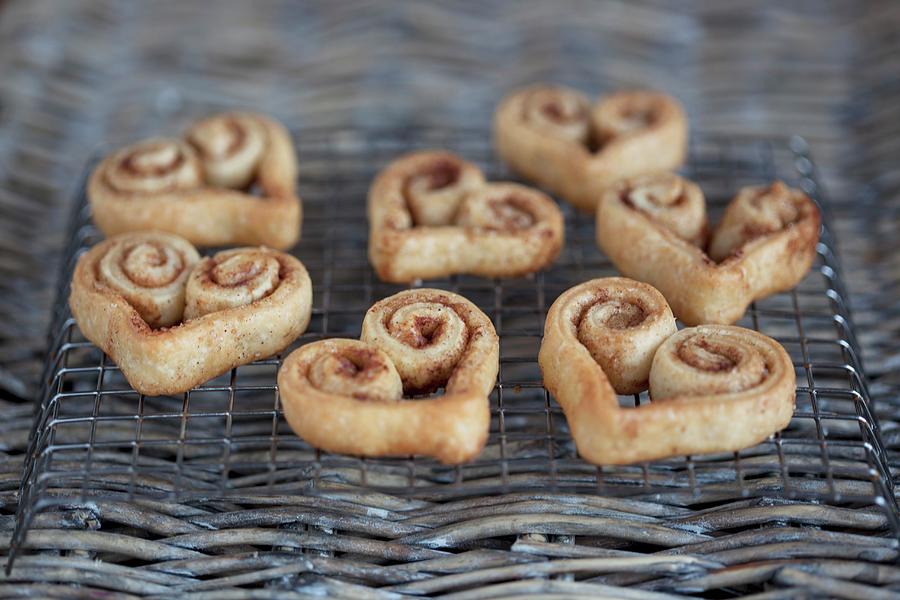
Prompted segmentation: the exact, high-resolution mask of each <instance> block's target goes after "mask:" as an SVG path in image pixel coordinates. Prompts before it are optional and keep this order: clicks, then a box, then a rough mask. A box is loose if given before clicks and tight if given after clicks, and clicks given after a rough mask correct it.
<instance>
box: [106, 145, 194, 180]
mask: <svg viewBox="0 0 900 600" xmlns="http://www.w3.org/2000/svg"><path fill="white" fill-rule="evenodd" d="M167 155H168V156H167ZM184 160H185V158H184V155H183V154H182V153H181V152H179V151H178V149H176V148H170V147H167V146H159V147H156V148H141V149H138V150H135V151H134V152H132V153H130V154H128V155H127V156H126V157H125V158H124V159H122V162H121V163H120V166H121V169H122V170H123V171H125V172H126V173H128V174H129V175H136V176H152V177H159V176H161V175H165V174H166V173H170V172H172V171H177V170H178V169H179V168H180V167H181V165H183V164H184Z"/></svg>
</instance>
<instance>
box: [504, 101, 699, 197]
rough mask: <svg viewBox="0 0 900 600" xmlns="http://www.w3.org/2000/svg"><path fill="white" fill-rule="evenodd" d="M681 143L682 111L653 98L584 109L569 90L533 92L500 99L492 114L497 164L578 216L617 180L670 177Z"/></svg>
mask: <svg viewBox="0 0 900 600" xmlns="http://www.w3.org/2000/svg"><path fill="white" fill-rule="evenodd" d="M687 139H688V125H687V117H685V114H684V110H682V108H681V105H680V104H679V103H678V101H677V100H675V99H674V98H672V97H671V96H667V95H665V94H661V93H658V92H649V91H631V92H618V93H616V94H612V95H609V96H605V97H603V98H601V99H600V100H599V101H598V102H597V103H596V104H595V105H593V106H591V104H590V103H589V102H588V99H587V98H586V97H585V96H584V95H583V94H581V93H580V92H578V91H576V90H573V89H570V88H566V87H560V86H551V85H536V86H532V87H528V88H525V89H522V90H518V91H516V92H513V93H512V94H510V95H509V96H507V97H506V98H504V99H503V100H502V101H501V102H500V105H499V106H498V107H497V110H496V112H495V113H494V145H495V146H496V148H497V153H498V154H499V155H500V158H502V159H503V160H504V161H505V162H506V163H507V164H508V165H509V166H510V167H512V168H513V170H515V171H516V172H518V173H519V174H521V175H522V176H523V177H525V178H526V179H529V180H531V181H534V182H535V183H537V184H538V185H540V186H541V187H543V188H545V189H547V190H549V191H550V192H551V193H553V194H558V195H559V196H561V197H563V198H564V199H566V200H568V201H569V202H571V203H572V204H573V205H575V207H576V208H578V209H580V210H584V211H593V210H594V209H595V207H596V206H597V201H598V200H599V199H600V194H601V193H602V192H603V190H604V189H605V188H607V187H608V186H609V185H610V184H612V183H615V182H616V181H618V180H620V179H623V178H625V177H632V176H635V175H641V174H644V173H649V172H654V171H669V170H674V169H677V168H678V167H679V166H681V164H682V163H683V162H684V159H685V155H686V154H687Z"/></svg>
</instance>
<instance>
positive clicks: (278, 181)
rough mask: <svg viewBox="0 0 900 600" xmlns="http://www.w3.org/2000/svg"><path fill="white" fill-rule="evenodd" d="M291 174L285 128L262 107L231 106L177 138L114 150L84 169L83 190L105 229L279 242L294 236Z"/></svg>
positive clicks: (210, 241) (214, 241)
mask: <svg viewBox="0 0 900 600" xmlns="http://www.w3.org/2000/svg"><path fill="white" fill-rule="evenodd" d="M296 179H297V156H296V154H295V153H294V146H293V143H292V142H291V137H290V134H289V133H288V132H287V130H286V129H285V128H284V127H283V126H282V125H281V124H280V123H277V122H276V121H274V120H272V119H270V118H268V117H264V116H262V115H258V114H255V113H248V112H231V113H223V114H219V115H215V116H212V117H209V118H206V119H203V120H201V121H198V122H196V123H194V125H192V126H191V127H190V129H188V131H187V132H186V133H185V136H184V138H183V139H169V138H154V139H149V140H146V141H143V142H139V143H137V144H134V145H132V146H128V147H127V148H123V149H121V150H119V151H117V152H114V153H113V154H111V155H110V156H108V157H106V158H104V159H103V160H102V161H101V162H100V164H99V165H98V166H97V168H96V169H94V171H93V173H91V177H90V180H89V181H88V187H87V194H88V199H89V200H90V203H91V211H92V214H93V219H94V223H96V225H97V227H99V228H100V230H101V231H103V233H105V234H106V235H107V236H111V235H116V234H119V233H125V232H129V231H146V230H150V229H154V230H160V231H167V232H169V233H174V234H176V235H179V236H181V237H183V238H185V239H187V240H188V241H189V242H191V243H193V244H196V245H198V246H225V245H235V244H249V245H257V244H262V245H266V246H270V247H272V248H279V249H286V248H290V247H291V246H293V245H294V244H295V243H296V242H297V240H298V239H299V238H300V220H301V205H300V199H299V198H298V197H297V194H296ZM253 188H255V189H258V190H259V192H260V195H258V196H257V195H255V194H251V193H250V191H249V190H251V189H253Z"/></svg>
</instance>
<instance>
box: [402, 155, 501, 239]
mask: <svg viewBox="0 0 900 600" xmlns="http://www.w3.org/2000/svg"><path fill="white" fill-rule="evenodd" d="M405 170H406V173H405V175H406V183H405V185H404V188H403V193H404V195H405V197H406V204H407V206H408V207H409V212H410V214H411V215H412V219H413V223H414V224H415V225H417V226H423V225H424V226H440V225H450V224H452V223H453V220H454V217H455V216H456V212H457V210H458V209H459V205H460V202H462V200H463V198H465V197H466V194H468V193H469V192H471V191H472V190H474V189H476V188H478V187H480V186H481V185H483V184H484V177H482V175H481V171H479V170H478V168H477V167H476V166H475V165H473V164H472V163H469V162H466V161H464V160H461V159H459V158H458V157H456V156H454V155H452V154H448V153H438V152H435V153H423V154H420V155H418V158H417V159H415V160H411V161H410V162H409V163H408V164H407V165H406V169H405Z"/></svg>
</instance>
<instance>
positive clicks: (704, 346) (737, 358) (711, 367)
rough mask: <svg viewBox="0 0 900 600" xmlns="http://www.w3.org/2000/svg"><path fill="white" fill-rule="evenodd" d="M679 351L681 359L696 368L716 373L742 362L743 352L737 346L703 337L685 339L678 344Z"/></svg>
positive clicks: (732, 367) (728, 369)
mask: <svg viewBox="0 0 900 600" xmlns="http://www.w3.org/2000/svg"><path fill="white" fill-rule="evenodd" d="M677 353H678V358H679V359H681V360H682V361H683V362H685V363H686V364H688V365H690V366H692V367H694V368H695V369H699V370H701V371H709V372H714V373H717V372H721V371H730V370H732V369H734V368H735V367H736V366H737V365H738V364H739V363H740V362H741V354H740V352H739V351H738V350H736V349H735V348H733V347H731V346H726V345H720V344H715V343H711V342H709V341H707V340H705V339H702V338H701V339H697V338H689V339H687V340H685V341H684V342H682V343H681V344H680V345H679V346H678V350H677Z"/></svg>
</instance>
